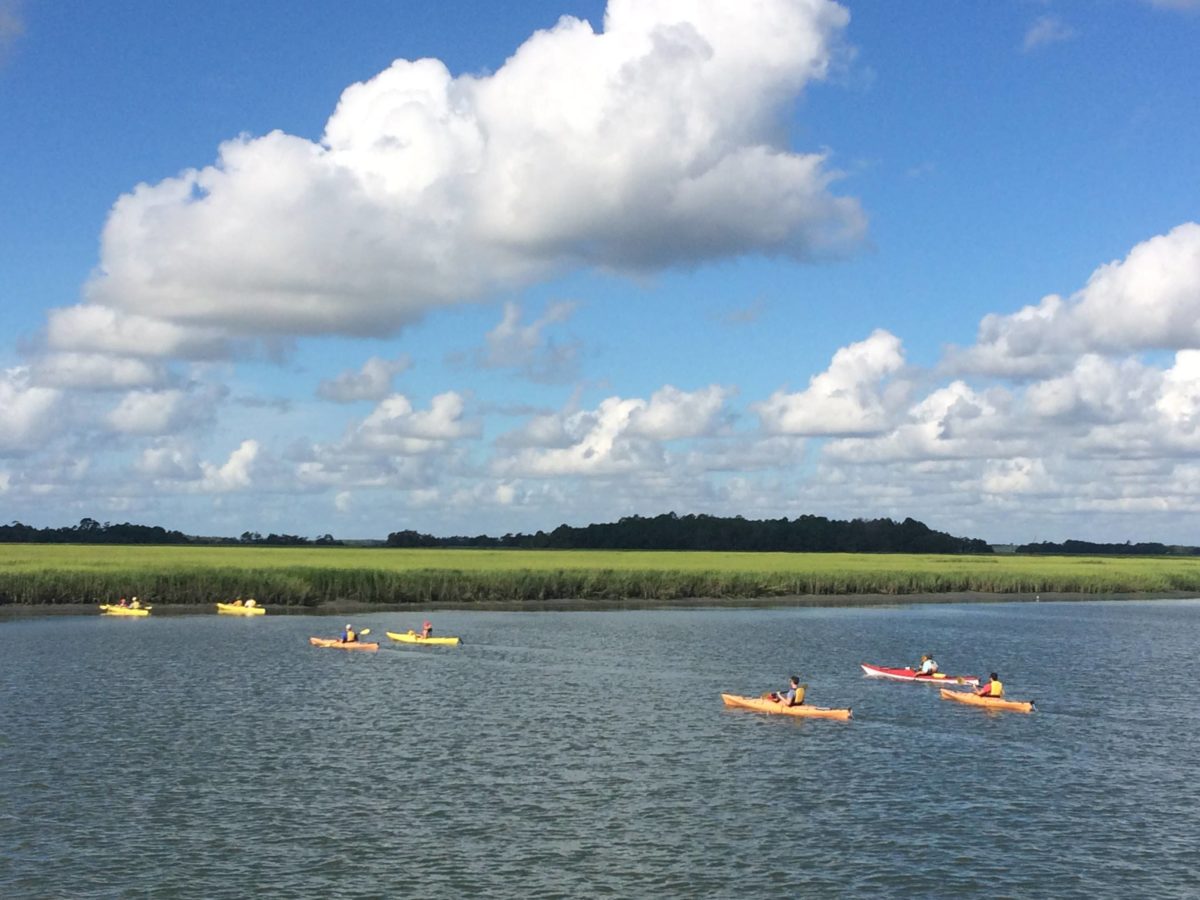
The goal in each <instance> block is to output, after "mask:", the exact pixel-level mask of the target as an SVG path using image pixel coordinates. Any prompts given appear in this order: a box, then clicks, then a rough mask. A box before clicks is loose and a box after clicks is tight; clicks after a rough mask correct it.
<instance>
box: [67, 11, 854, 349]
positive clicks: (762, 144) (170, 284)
mask: <svg viewBox="0 0 1200 900" xmlns="http://www.w3.org/2000/svg"><path fill="white" fill-rule="evenodd" d="M848 18H849V17H848V14H847V13H846V11H845V10H844V9H843V8H842V7H840V6H839V5H837V4H836V3H833V2H829V0H806V2H795V0H752V2H745V3H726V2H721V0H705V2H695V3H686V4H683V3H679V2H677V0H611V2H610V3H609V6H608V10H607V13H606V16H605V27H604V30H603V31H602V32H596V31H594V30H593V29H592V27H591V26H590V25H589V24H588V23H586V22H583V21H580V20H577V19H573V18H570V17H564V18H563V19H561V20H560V21H559V22H558V24H557V25H555V26H554V27H553V28H551V29H548V30H545V31H540V32H538V33H536V34H535V35H533V36H532V37H531V38H529V39H528V40H527V41H526V42H525V43H524V44H523V45H522V46H521V47H519V48H518V49H517V50H516V52H515V53H514V54H513V55H512V56H511V57H510V58H509V59H508V60H507V62H506V63H505V64H504V65H503V66H502V67H501V68H500V69H498V70H497V71H496V72H495V73H493V74H490V75H485V76H472V75H462V76H458V77H454V76H452V75H451V74H450V72H448V71H447V69H446V67H445V66H444V65H443V64H442V63H440V62H438V61H437V60H432V59H423V60H417V61H407V60H397V61H396V62H395V63H393V65H392V66H390V67H389V68H388V69H387V70H385V71H383V72H381V73H379V74H378V75H376V76H375V77H374V78H371V79H369V80H367V81H365V82H363V83H361V84H355V85H352V86H350V87H349V88H347V89H346V90H345V92H344V93H343V95H342V98H341V100H340V102H339V103H338V106H337V109H336V110H335V111H334V113H333V115H332V116H331V117H330V119H329V121H328V122H327V124H326V127H325V133H324V135H323V136H322V138H321V139H320V141H310V140H307V139H305V138H301V137H297V136H293V135H288V134H284V133H282V132H278V131H276V132H272V133H270V134H266V135H263V136H261V137H251V136H241V137H238V138H235V139H233V140H230V141H227V142H226V143H224V144H222V145H221V147H220V150H219V154H218V158H217V161H216V162H215V163H214V164H213V165H210V166H207V167H204V168H199V169H189V170H187V171H184V172H182V173H180V174H179V175H178V176H176V177H173V178H168V179H166V180H164V181H161V182H159V183H157V184H141V185H138V186H137V187H136V188H135V189H134V190H132V191H131V192H130V193H128V194H126V195H124V196H122V197H121V198H120V199H119V200H118V201H117V202H116V204H115V205H114V207H113V211H112V213H111V215H110V217H109V219H108V221H107V223H106V225H105V227H104V232H103V235H102V246H101V260H100V265H99V267H98V270H97V274H96V275H95V276H94V277H93V278H92V279H91V280H90V282H89V283H88V285H87V286H86V289H85V300H86V302H85V303H83V304H81V305H80V306H76V307H72V308H70V309H65V310H59V311H57V312H56V313H55V314H54V315H53V316H52V317H51V327H50V329H49V340H50V344H51V346H52V347H54V348H56V349H60V350H76V351H81V352H84V351H90V350H103V351H107V352H111V353H119V354H143V355H155V354H158V355H177V356H188V357H196V356H203V355H215V354H219V353H222V352H228V351H229V347H228V346H227V345H225V344H223V343H222V341H223V339H225V338H230V337H250V338H264V337H270V336H278V335H305V334H325V333H341V334H350V335H365V334H372V335H374V334H378V333H381V332H388V331H394V330H395V329H397V328H400V327H402V326H404V325H406V324H408V323H411V322H413V321H415V320H417V319H419V318H420V317H421V316H423V315H424V314H425V313H426V312H427V311H429V310H430V309H433V308H436V307H438V306H442V305H447V304H455V303H460V302H463V301H464V300H468V299H472V298H476V297H478V296H480V295H481V294H483V293H484V292H485V291H488V290H493V289H497V288H505V287H511V286H515V285H519V284H521V283H523V282H526V281H528V280H530V279H533V278H538V277H542V276H545V275H548V274H552V273H554V272H556V271H560V270H562V269H564V268H568V267H572V266H594V267H598V268H602V269H606V270H616V271H640V270H650V269H657V268H660V267H663V266H671V265H675V264H692V263H696V262H700V261H704V260H709V259H718V258H723V257H730V256H735V255H739V254H745V253H771V254H784V255H789V256H792V257H795V258H797V259H807V258H811V257H814V256H821V255H826V254H829V253H837V252H841V251H843V250H844V249H846V248H847V247H850V246H853V245H854V244H855V243H856V242H857V241H858V239H859V238H860V237H861V235H862V233H863V231H864V227H865V225H864V217H863V214H862V212H861V210H860V207H859V205H858V203H857V202H856V201H854V200H853V199H849V198H844V197H839V196H836V195H834V194H833V193H831V190H830V186H831V183H832V182H833V180H834V178H835V177H836V175H835V173H833V172H831V171H830V169H829V168H828V167H827V160H826V157H825V154H824V153H823V152H816V153H801V152H795V151H793V150H791V149H789V148H787V147H786V146H784V145H783V144H782V143H781V142H780V138H779V135H780V134H782V133H783V130H782V129H780V128H779V127H778V124H779V121H778V120H779V116H780V115H781V113H782V112H783V111H784V110H785V109H786V108H787V106H788V104H789V103H790V101H792V100H793V99H794V98H795V97H796V96H797V95H798V94H799V93H800V92H801V91H802V90H803V89H804V88H805V87H806V85H808V84H810V83H811V82H812V81H813V80H815V79H820V78H823V77H824V76H825V74H826V72H827V68H828V65H829V61H830V57H831V54H832V53H833V52H834V49H835V47H836V46H837V42H838V40H839V38H840V34H841V32H842V30H843V29H844V27H845V26H846V24H847V22H848Z"/></svg>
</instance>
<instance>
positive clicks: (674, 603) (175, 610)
mask: <svg viewBox="0 0 1200 900" xmlns="http://www.w3.org/2000/svg"><path fill="white" fill-rule="evenodd" d="M1196 598H1197V594H1196V592H1194V591H1163V592H1153V593H1151V592H1129V593H1115V594H1092V593H1083V592H1053V591H1049V592H1043V593H1039V594H1032V593H1028V594H1000V593H986V592H982V591H955V592H950V593H945V594H790V595H785V596H780V597H745V598H729V597H680V598H677V599H673V600H571V599H559V600H529V601H511V602H509V601H487V602H478V603H453V602H439V603H425V604H416V603H404V604H378V603H362V602H357V601H352V600H344V601H335V602H331V603H322V604H319V605H317V606H311V607H310V606H278V605H276V606H266V607H265V608H266V609H267V610H268V612H269V613H271V614H274V615H277V616H280V615H283V616H323V615H343V614H352V615H364V614H368V613H392V612H416V611H418V610H421V611H424V610H430V611H435V612H436V611H441V612H446V611H451V610H461V611H471V610H486V611H488V612H611V611H617V610H650V609H681V610H682V609H706V608H707V609H787V608H796V607H799V608H805V607H811V608H822V607H823V608H845V609H871V608H883V607H895V606H916V605H927V604H938V603H942V604H948V603H966V604H974V603H1043V602H1044V603H1078V602H1086V601H1089V600H1092V601H1116V602H1119V601H1123V600H1191V599H1196ZM151 606H152V608H153V609H154V612H155V613H156V614H157V615H159V616H184V615H209V614H211V615H217V612H216V609H215V604H163V605H157V604H151ZM98 614H99V611H98V610H97V605H96V604H92V603H56V604H43V605H40V606H22V605H15V604H14V605H5V606H0V621H3V620H7V619H25V618H42V617H46V616H85V615H98Z"/></svg>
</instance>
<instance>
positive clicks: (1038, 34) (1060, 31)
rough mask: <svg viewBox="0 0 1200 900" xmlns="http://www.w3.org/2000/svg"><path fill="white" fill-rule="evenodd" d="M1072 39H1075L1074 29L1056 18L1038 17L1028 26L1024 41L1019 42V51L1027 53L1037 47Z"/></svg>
mask: <svg viewBox="0 0 1200 900" xmlns="http://www.w3.org/2000/svg"><path fill="white" fill-rule="evenodd" d="M1073 37H1075V29H1074V28H1072V27H1071V26H1070V25H1068V24H1067V23H1066V22H1064V21H1063V20H1062V19H1060V18H1059V17H1058V16H1052V15H1045V16H1039V17H1038V18H1037V20H1036V21H1035V22H1034V23H1033V24H1032V25H1030V26H1029V30H1028V31H1026V32H1025V39H1024V40H1023V41H1022V42H1021V49H1022V50H1023V51H1024V52H1026V53H1029V52H1030V51H1033V50H1036V49H1038V48H1039V47H1045V46H1047V45H1049V44H1059V43H1062V42H1063V41H1069V40H1071V38H1073Z"/></svg>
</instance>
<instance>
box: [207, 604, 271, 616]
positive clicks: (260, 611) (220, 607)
mask: <svg viewBox="0 0 1200 900" xmlns="http://www.w3.org/2000/svg"><path fill="white" fill-rule="evenodd" d="M217 612H219V613H225V614H226V615H230V616H265V615H266V614H267V610H266V607H264V606H236V605H234V604H233V603H218V604H217Z"/></svg>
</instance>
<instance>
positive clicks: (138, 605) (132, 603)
mask: <svg viewBox="0 0 1200 900" xmlns="http://www.w3.org/2000/svg"><path fill="white" fill-rule="evenodd" d="M129 608H130V609H141V608H142V604H141V603H140V602H139V601H138V598H137V597H134V598H133V599H132V600H130V601H129Z"/></svg>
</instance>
